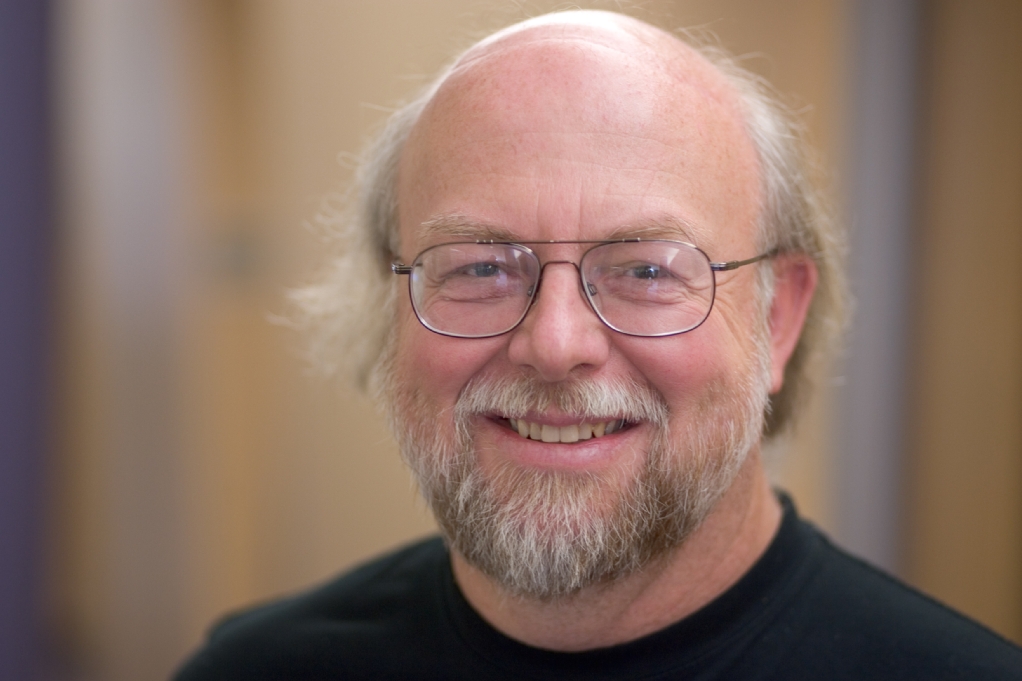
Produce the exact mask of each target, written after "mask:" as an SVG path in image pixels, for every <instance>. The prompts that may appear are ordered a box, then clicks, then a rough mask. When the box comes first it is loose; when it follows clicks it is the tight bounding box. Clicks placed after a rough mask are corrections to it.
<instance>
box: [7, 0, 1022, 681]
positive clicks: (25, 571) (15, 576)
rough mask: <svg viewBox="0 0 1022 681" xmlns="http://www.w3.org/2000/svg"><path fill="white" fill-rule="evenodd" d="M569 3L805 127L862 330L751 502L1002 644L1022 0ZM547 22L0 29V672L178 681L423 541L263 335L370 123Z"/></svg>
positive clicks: (27, 5)
mask: <svg viewBox="0 0 1022 681" xmlns="http://www.w3.org/2000/svg"><path fill="white" fill-rule="evenodd" d="M581 4H582V5H584V6H593V7H601V8H609V9H622V10H623V11H625V12H627V13H630V14H634V15H635V16H638V17H640V18H642V19H645V20H647V21H649V22H651V23H654V24H657V25H659V26H662V27H664V28H668V29H671V28H677V27H703V28H706V29H709V30H710V31H712V32H713V33H715V34H716V35H717V36H719V39H720V41H721V43H722V44H723V45H724V46H725V47H727V48H728V49H730V50H731V51H733V52H735V53H737V54H740V55H744V56H745V57H746V58H745V61H744V63H745V65H746V66H747V67H748V68H750V69H751V70H753V71H755V72H757V73H760V74H762V75H764V76H766V77H767V78H768V79H769V80H770V81H772V82H773V84H774V85H775V86H776V87H777V88H778V90H779V91H780V92H781V93H783V95H784V97H785V99H786V101H787V102H788V104H789V105H791V106H792V107H793V108H795V109H796V110H798V111H799V112H800V114H801V116H802V118H803V120H804V121H805V122H806V124H807V126H808V131H809V137H810V138H811V140H812V142H813V144H814V146H815V147H816V148H817V149H818V150H819V152H820V167H821V172H820V173H819V176H818V178H817V179H818V181H819V182H820V183H821V186H823V187H824V188H825V189H826V191H827V192H828V193H829V195H830V197H831V200H832V202H833V205H834V207H835V210H836V212H837V213H838V214H839V215H841V216H842V219H843V220H844V221H845V222H846V223H847V224H848V226H849V241H850V254H849V268H850V276H851V285H852V290H853V292H854V294H855V296H856V298H857V308H856V311H855V317H854V323H853V325H852V329H851V334H850V337H849V341H848V346H847V350H846V352H845V353H844V354H843V355H842V356H841V357H839V358H837V359H836V360H834V361H833V362H831V363H829V364H820V365H819V366H818V367H817V389H816V391H815V393H814V395H813V398H812V401H811V402H810V404H808V405H807V408H806V410H805V413H804V415H803V419H802V421H801V423H800V425H799V427H798V428H797V430H796V431H795V432H794V433H793V434H792V435H791V436H790V437H787V438H785V439H784V440H783V441H781V442H778V443H776V444H775V445H773V446H772V447H771V450H772V451H771V452H770V457H771V460H772V465H773V467H774V472H775V477H776V479H777V481H778V484H779V485H780V486H783V487H785V488H787V489H789V490H791V491H792V492H793V494H794V496H795V499H796V501H797V503H798V504H799V506H800V509H801V511H802V512H803V513H804V514H805V515H807V516H808V517H810V518H811V519H813V520H814V521H815V522H817V523H818V524H819V525H821V526H822V527H823V528H825V530H826V531H827V532H829V533H830V534H831V535H832V536H834V537H835V538H836V540H837V541H838V542H839V543H841V544H843V545H845V546H847V547H849V548H851V549H852V550H854V551H856V552H858V553H860V554H862V555H864V556H866V557H867V558H868V559H869V560H871V561H872V562H874V563H877V564H879V565H881V566H883V567H885V568H887V569H888V570H891V571H893V572H894V573H896V574H898V575H899V576H901V577H902V578H904V579H906V580H908V581H909V582H910V583H912V584H914V585H916V586H918V587H919V588H922V589H924V590H925V591H927V592H929V593H931V594H933V595H935V596H936V597H937V598H939V599H940V600H942V601H945V602H947V603H949V604H951V605H952V606H954V607H956V608H959V609H961V610H963V611H964V612H966V613H968V614H969V615H971V616H972V617H975V618H977V619H979V620H980V621H982V622H984V623H985V624H986V625H987V626H989V627H991V628H993V629H994V630H996V631H998V632H1000V633H1002V634H1003V635H1005V636H1007V637H1009V638H1012V639H1014V640H1015V641H1022V267H1020V265H1019V263H1020V261H1022V3H1018V2H1017V1H1016V0H968V1H966V0H931V1H929V2H922V1H921V0H918V1H914V0H859V1H854V0H771V2H761V1H759V0H673V1H670V0H649V1H647V2H639V3H635V4H626V3H623V2H602V3H601V2H594V3H581ZM562 6H564V5H562V4H559V3H553V2H540V1H529V2H523V1H516V2H500V1H499V0H489V1H488V2H480V1H479V0H430V1H429V2H426V1H424V0H419V1H417V0H374V1H373V2H367V1H365V2H363V1H355V0H46V1H44V0H5V2H3V3H0V678H2V679H12V680H15V679H26V680H35V679H48V680H54V681H56V680H59V681H94V680H95V681H99V680H104V681H105V680H110V681H129V680H130V681H140V680H143V681H144V680H149V679H153V680H156V679H164V678H167V676H168V675H169V674H170V673H171V672H172V670H173V669H174V667H175V666H176V665H177V664H178V663H179V661H180V660H181V659H182V657H183V656H184V655H186V654H187V652H188V651H189V650H191V649H193V648H194V647H195V646H197V645H198V644H199V642H200V641H201V639H202V636H203V635H204V632H205V630H206V629H207V628H208V626H209V625H210V624H211V622H212V621H214V620H215V619H216V618H217V617H218V616H220V615H221V614H223V613H224V612H226V611H228V610H230V609H232V608H237V607H239V606H242V605H244V604H247V603H252V602H254V601H259V600H262V599H267V598H270V597H273V596H275V595H280V594H284V593H288V592H291V591H294V590H296V589H299V588H302V587H304V586H307V585H310V584H312V583H315V582H317V581H320V580H324V579H326V578H327V577H329V576H330V575H332V574H335V573H337V572H338V571H340V570H342V569H344V568H345V567H347V566H350V565H352V564H354V563H356V562H358V561H360V560H362V559H364V558H366V557H368V556H370V555H372V554H374V553H376V552H379V551H383V550H385V549H387V548H388V547H392V546H394V545H396V544H399V543H401V542H403V541H407V540H409V539H410V538H412V537H415V536H419V535H421V534H423V533H426V532H429V531H431V528H432V523H431V520H430V519H429V517H428V514H427V513H425V512H424V510H423V508H422V506H421V504H420V503H419V502H417V500H416V498H415V494H414V490H413V489H412V486H411V483H410V481H409V478H408V475H407V473H406V472H405V471H404V470H403V469H402V468H401V466H400V464H399V462H398V457H397V454H396V450H395V447H394V445H393V444H392V442H391V441H390V439H389V437H388V436H387V435H386V433H385V431H384V429H383V427H382V424H381V420H380V418H379V416H378V415H377V414H376V412H375V411H374V409H373V408H372V406H371V405H370V404H369V403H368V402H367V401H366V400H365V399H364V398H363V397H361V396H359V395H358V394H357V393H355V392H353V391H351V390H349V389H348V388H347V387H346V386H343V385H338V384H337V383H336V382H329V381H326V380H323V379H319V378H315V377H313V376H311V375H310V374H309V372H308V371H307V368H306V367H305V366H304V364H303V362H302V360H301V358H300V349H301V342H300V339H299V338H298V337H297V336H296V335H295V334H294V333H293V332H291V331H288V330H287V329H286V328H283V327H281V326H279V325H274V324H272V323H270V319H271V318H272V317H273V315H277V314H280V313H282V312H284V311H285V309H286V307H285V302H284V292H285V290H286V289H287V288H288V287H292V286H295V285H299V284H301V283H303V282H304V281H308V280H309V279H310V278H311V277H312V276H313V273H314V272H315V269H316V267H317V265H318V264H319V263H322V262H323V258H324V255H325V246H324V243H323V241H322V238H321V234H319V233H318V232H317V231H316V228H315V225H314V217H315V215H316V214H317V212H318V211H319V210H320V208H321V206H322V201H323V200H324V198H323V197H325V196H329V195H330V193H331V192H334V193H337V192H339V191H343V189H344V187H345V186H346V184H347V183H348V181H349V179H350V176H351V171H352V167H353V162H352V158H353V157H354V156H355V155H357V154H358V152H359V151H360V149H361V148H362V145H363V143H364V142H365V140H366V139H367V137H368V135H369V134H371V132H372V131H373V130H374V129H375V128H376V127H377V126H378V125H379V124H380V122H381V121H382V120H383V118H384V117H385V116H386V113H387V111H389V110H390V109H392V108H393V107H394V106H395V105H397V104H398V103H400V101H401V99H402V97H404V96H406V95H408V94H409V92H411V91H412V90H414V89H415V88H416V87H418V86H419V85H420V84H422V83H424V82H425V81H426V80H427V79H428V76H429V75H430V74H432V73H434V72H435V71H436V69H437V68H439V67H440V66H441V65H442V64H443V63H445V62H446V61H447V60H448V59H449V58H450V57H451V56H452V55H453V54H454V53H456V52H457V51H458V50H460V49H463V48H465V47H467V46H468V45H469V44H471V43H472V42H473V41H474V40H475V39H477V38H479V37H481V36H482V35H485V34H486V33H488V32H489V31H491V30H493V29H495V28H498V27H500V26H503V25H506V24H508V23H511V22H513V21H516V20H519V19H522V18H525V17H526V16H530V15H533V14H537V13H540V12H542V11H546V10H548V9H552V8H555V7H562Z"/></svg>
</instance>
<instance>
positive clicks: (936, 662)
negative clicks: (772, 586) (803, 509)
mask: <svg viewBox="0 0 1022 681" xmlns="http://www.w3.org/2000/svg"><path fill="white" fill-rule="evenodd" d="M803 531H807V532H812V533H813V534H816V536H817V537H818V538H819V539H818V541H819V543H818V544H817V546H818V549H817V550H818V552H819V554H818V555H819V558H820V560H819V562H818V570H817V571H816V572H815V575H814V576H813V577H812V578H811V579H809V580H808V581H807V582H806V583H805V585H804V589H803V592H802V593H801V594H800V595H799V597H798V598H797V599H795V601H794V602H793V604H792V606H791V610H792V612H791V613H790V617H788V618H787V622H786V624H787V625H789V626H791V627H792V628H793V629H797V630H799V633H798V635H797V636H793V637H792V638H791V641H792V643H791V650H789V653H790V654H791V655H792V656H793V657H794V658H795V659H797V660H799V666H800V667H801V668H802V669H803V670H804V671H809V670H811V669H813V668H818V669H819V671H820V673H821V674H823V673H826V674H827V677H828V678H835V679H841V678H868V679H888V678H927V679H1022V649H1020V648H1018V647H1017V646H1015V645H1014V644H1012V643H1010V642H1008V641H1006V640H1005V639H1003V638H1001V637H1000V636H998V635H997V634H995V633H993V632H992V631H990V630H988V629H986V628H985V627H983V626H982V625H980V624H978V623H976V622H974V621H973V620H971V619H969V618H967V617H965V616H963V615H961V614H959V613H957V612H955V611H953V610H951V609H950V608H948V607H946V606H944V605H943V604H941V603H939V602H937V601H936V600H934V599H933V598H930V597H929V596H926V595H924V594H922V593H920V592H919V591H917V590H915V589H913V588H911V587H909V586H907V585H906V584H904V583H902V582H901V581H899V580H897V579H895V578H894V577H891V576H890V575H887V574H886V573H884V572H882V571H880V570H878V569H877V568H875V567H873V566H871V565H869V564H868V563H866V562H864V561H862V560H860V559H858V558H855V557H853V556H851V555H849V554H848V553H846V552H844V551H842V550H841V549H839V548H837V547H835V546H834V545H833V544H831V543H830V542H829V541H828V540H827V539H826V538H824V537H823V536H822V535H820V534H819V533H817V532H816V530H815V529H812V528H811V527H809V526H804V530H803ZM806 678H816V677H815V676H814V675H813V674H807V675H806ZM820 678H822V676H821V677H820Z"/></svg>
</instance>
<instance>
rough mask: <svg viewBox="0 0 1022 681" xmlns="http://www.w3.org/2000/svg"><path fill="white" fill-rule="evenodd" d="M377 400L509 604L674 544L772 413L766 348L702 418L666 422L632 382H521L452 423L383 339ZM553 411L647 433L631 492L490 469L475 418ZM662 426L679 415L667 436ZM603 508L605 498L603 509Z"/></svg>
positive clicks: (442, 509) (596, 481)
mask: <svg viewBox="0 0 1022 681" xmlns="http://www.w3.org/2000/svg"><path fill="white" fill-rule="evenodd" d="M388 345H389V346H390V347H388V350H387V351H386V352H385V353H384V354H385V358H384V361H383V363H382V364H381V366H380V372H381V373H380V374H378V376H380V377H381V379H382V380H381V382H380V383H379V385H380V387H381V394H382V396H383V397H384V401H385V405H386V407H387V411H388V416H389V419H390V424H391V428H392V430H393V432H394V433H395V435H396V437H397V439H398V442H399V444H400V447H401V453H402V456H403V458H404V460H405V461H406V463H407V464H408V465H409V467H410V468H411V469H412V471H413V473H414V475H415V478H416V480H417V483H418V485H419V488H420V490H421V492H422V495H423V497H424V498H425V500H426V502H427V503H428V504H429V506H430V508H431V510H432V511H433V514H434V516H435V517H436V520H437V522H438V523H439V525H440V528H441V530H442V532H443V534H444V536H445V538H446V540H447V542H448V544H449V545H450V546H451V548H452V549H453V550H454V551H456V552H457V553H459V554H460V555H461V556H462V557H463V558H464V559H465V560H466V561H467V562H468V563H469V564H471V565H473V566H474V567H476V568H477V569H479V570H480V571H482V572H483V573H484V574H486V575H488V576H489V577H490V578H492V579H493V580H495V581H496V582H497V583H498V584H500V585H501V586H502V587H503V588H504V589H506V590H507V591H508V592H510V593H511V594H514V595H516V596H522V597H527V598H533V599H539V600H551V599H556V598H560V597H564V596H569V595H571V594H574V593H577V592H578V591H580V590H582V589H584V588H586V587H588V586H592V585H596V584H600V583H605V582H608V581H610V580H614V579H616V578H619V577H622V576H624V575H627V574H630V573H632V572H634V571H636V570H639V569H640V568H642V567H644V566H646V565H648V564H649V563H650V561H652V560H654V559H656V558H658V557H660V556H663V555H664V554H665V553H667V552H668V551H671V550H673V549H674V548H676V547H678V546H680V545H681V544H682V543H683V542H684V541H685V539H686V538H687V537H688V536H689V535H690V534H691V533H692V531H693V530H695V529H696V528H697V527H698V526H699V525H700V524H701V523H702V521H703V520H704V519H705V518H706V516H707V515H708V514H709V512H710V511H711V510H712V508H713V506H714V504H715V503H716V502H717V500H718V499H719V498H720V497H721V496H722V495H723V494H724V492H725V491H726V490H727V489H728V488H729V487H730V485H731V483H732V481H733V480H734V478H735V475H736V474H737V472H738V470H739V469H740V468H741V466H742V463H743V462H744V461H745V458H746V455H747V454H748V452H749V451H750V450H751V449H752V447H753V446H755V444H756V443H757V442H758V441H759V438H760V435H761V433H762V428H763V417H764V413H765V409H766V407H767V404H768V387H769V366H770V364H769V362H770V355H769V348H768V347H767V346H766V343H765V341H762V340H761V341H760V342H758V343H757V348H756V352H755V353H754V356H753V357H752V358H751V361H750V366H748V367H745V368H744V369H743V370H740V371H736V372H735V373H734V374H733V375H732V376H731V377H729V379H728V380H727V381H726V383H725V382H724V381H721V382H720V384H719V385H717V386H716V387H715V388H714V387H711V389H710V391H711V394H709V395H707V396H706V399H705V400H702V401H701V404H702V405H703V406H702V407H701V408H700V410H699V411H698V413H692V414H678V415H670V414H669V410H668V407H667V403H666V401H665V400H664V398H663V396H662V395H661V394H660V393H659V392H658V391H656V390H655V389H654V388H653V387H652V386H650V385H649V384H645V383H639V382H637V381H634V380H627V381H619V382H614V383H608V382H597V381H592V380H585V381H570V382H565V383H560V384H545V383H542V382H539V381H535V380H532V379H530V378H527V377H525V376H524V375H520V374H519V375H515V376H512V377H504V378H499V379H493V378H489V377H485V376H484V377H480V378H477V379H473V380H472V381H471V382H469V384H468V385H466V387H465V388H464V389H463V390H462V393H461V395H460V396H459V398H458V402H457V404H456V406H455V408H454V414H453V419H452V421H448V422H446V423H444V422H441V420H440V416H439V414H438V411H439V410H438V409H437V408H436V406H435V405H432V404H427V403H426V402H425V399H424V398H422V397H421V396H416V395H413V394H411V391H408V390H407V389H405V390H402V386H406V385H407V384H406V383H405V382H403V381H402V380H401V377H400V376H398V375H396V374H397V372H396V371H395V369H394V361H393V359H394V352H393V347H394V346H395V345H396V341H395V340H394V339H391V343H389V344H388ZM551 406H554V407H556V408H557V409H559V410H560V411H562V412H564V413H567V414H572V415H575V416H577V417H579V420H580V421H590V422H592V421H599V420H606V419H607V417H614V418H622V417H623V418H625V419H627V420H628V421H629V422H636V423H637V422H644V423H646V424H647V427H648V428H649V429H650V430H651V431H652V434H651V437H650V441H649V449H648V451H647V452H646V456H645V461H644V464H643V466H642V468H641V470H640V471H639V472H638V473H637V474H636V475H635V476H634V478H633V479H632V480H630V481H629V482H628V483H627V484H626V485H620V484H614V481H612V480H608V479H606V478H604V477H603V476H601V475H600V474H597V473H576V472H566V471H542V470H535V469H526V468H522V467H520V466H517V465H515V464H513V463H511V462H504V463H501V464H498V466H497V468H496V470H491V471H484V470H483V469H482V467H481V466H480V465H479V463H478V459H477V456H476V448H475V445H474V442H473V434H472V430H473V428H472V422H473V419H474V418H479V417H480V415H482V414H494V413H498V414H503V415H505V416H509V417H524V416H525V415H526V413H527V412H529V411H530V410H534V411H540V412H541V411H543V409H544V408H546V407H551ZM669 417H670V419H675V420H678V419H683V420H682V421H681V422H680V423H678V428H677V430H678V432H677V433H676V435H675V438H674V439H673V441H672V438H671V431H670V428H669V420H670V419H669ZM608 500H610V501H608Z"/></svg>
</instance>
